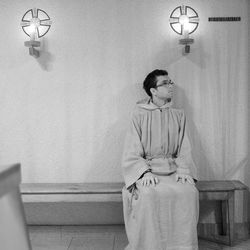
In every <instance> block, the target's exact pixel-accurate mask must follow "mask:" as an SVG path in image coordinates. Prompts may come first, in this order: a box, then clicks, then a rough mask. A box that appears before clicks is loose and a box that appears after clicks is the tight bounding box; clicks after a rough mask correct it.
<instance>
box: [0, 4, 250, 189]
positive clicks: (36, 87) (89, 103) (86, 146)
mask: <svg viewBox="0 0 250 250" xmlns="http://www.w3.org/2000/svg"><path fill="white" fill-rule="evenodd" d="M178 4H187V5H190V6H192V7H193V8H195V9H196V10H197V11H198V13H199V16H200V25H199V27H198V29H197V31H196V32H195V34H194V35H193V37H194V39H195V43H194V44H193V45H192V46H191V54H190V55H188V56H183V55H182V46H180V45H179V44H178V39H179V37H178V36H177V35H176V34H175V33H174V32H173V31H172V30H171V28H170V26H169V15H170V13H171V11H172V10H173V9H174V8H175V7H176V6H177V5H178ZM246 6H247V0H240V1H233V0H230V1H229V0H220V1H218V0H211V1H198V0H190V1H182V2H180V3H177V2H176V1H174V0H164V1H163V0H157V1H155V0H124V1H119V0H105V1H103V0H74V1H66V0H53V1H51V0H50V1H49V0H43V1H41V0H40V1H38V0H37V1H35V2H34V1H31V0H23V1H19V0H12V1H7V0H2V1H1V2H0V22H1V24H2V25H1V37H2V38H1V42H0V55H1V56H0V103H1V105H0V117H1V122H0V164H3V163H9V162H21V163H22V174H23V182H92V181H94V182H105V181H108V182H112V181H121V180H122V175H121V170H120V159H121V154H122V147H123V141H124V135H125V131H126V128H127V125H128V121H129V117H130V111H131V109H132V108H133V106H134V103H135V102H136V100H138V99H140V98H142V97H145V95H144V93H143V91H142V89H141V84H142V81H143V80H144V77H145V76H146V74H147V73H149V72H150V71H151V70H153V69H155V68H164V69H167V70H168V71H169V73H170V76H171V77H172V78H173V79H174V81H175V82H176V83H177V91H179V92H178V94H176V105H177V106H184V108H185V111H186V112H187V114H188V116H189V122H190V125H191V126H190V130H191V135H193V139H192V143H193V144H194V156H195V158H196V159H195V161H196V163H197V165H198V166H199V168H200V174H201V178H203V179H206V178H216V177H217V178H222V177H228V178H239V179H241V180H242V181H244V182H245V183H247V184H248V185H250V182H249V181H248V180H247V179H245V175H244V173H245V172H246V167H247V162H245V160H247V158H246V157H247V150H248V147H247V146H246V143H247V141H246V140H247V139H246V140H245V139H244V138H246V130H247V124H246V123H244V121H245V120H244V119H243V118H242V117H246V116H247V95H244V93H245V92H246V90H247V88H248V85H247V79H248V76H247V69H248V65H247V64H246V63H245V62H247V60H248V59H247V48H248V47H247V46H248V45H247V39H244V33H245V30H246V29H249V26H248V20H247V18H246V17H247V10H246ZM33 7H37V8H41V9H43V10H45V11H46V12H47V13H48V14H49V16H50V17H51V19H52V22H53V23H52V27H51V30H50V31H49V32H48V34H47V35H46V36H45V37H44V39H42V40H41V41H42V52H41V57H40V58H39V59H35V58H32V57H31V56H29V54H28V49H27V48H26V47H24V45H23V43H24V41H25V40H28V37H27V36H26V35H25V34H24V33H23V32H22V29H21V26H20V21H21V18H22V16H23V14H24V13H25V12H26V11H27V10H28V9H30V8H33ZM210 16H241V17H242V21H241V22H238V23H223V24H221V23H220V24H219V23H216V24H215V23H208V21H207V19H208V17H210ZM237 36H239V37H237ZM232 39H233V40H232ZM238 46H241V47H242V48H241V49H240V50H237V48H238ZM231 50H232V51H236V52H237V51H240V54H237V53H236V54H235V53H234V54H231V53H230V51H231ZM218 53H221V54H220V55H218ZM223 53H225V54H226V55H228V57H227V58H225V57H223V55H224V54H223ZM234 56H237V57H239V58H240V59H239V62H240V65H238V66H237V67H236V68H234V65H233V66H232V68H231V71H230V69H229V68H227V67H226V66H227V64H225V67H223V68H221V69H218V67H217V64H216V60H220V64H222V63H223V60H228V59H229V60H232V59H233V58H234ZM221 61H222V62H221ZM225 62H227V61H225ZM232 69H235V71H233V72H232ZM232 74H234V79H232V81H229V82H230V84H231V85H232V84H233V83H234V82H235V79H240V84H241V88H240V91H238V92H235V96H234V98H240V101H239V102H240V103H239V107H237V110H236V111H237V112H239V111H240V112H243V113H241V114H242V116H241V117H240V119H242V121H240V125H239V126H238V130H240V131H241V132H242V133H240V134H239V138H240V140H241V142H242V143H241V146H240V147H242V149H243V151H242V150H241V148H239V151H240V152H239V151H237V150H236V151H235V155H231V153H232V152H231V151H230V152H227V153H228V154H229V153H230V155H231V157H232V158H233V159H236V160H235V162H232V160H231V158H230V157H229V158H228V161H230V162H231V163H232V164H234V165H235V164H236V165H235V166H238V165H237V164H240V163H241V162H243V163H242V164H243V167H242V168H239V171H235V172H233V173H231V172H230V175H227V176H225V175H224V174H225V173H227V172H225V171H223V170H224V169H225V167H226V166H227V165H228V162H223V160H222V159H224V158H225V156H223V157H224V158H223V157H220V155H223V152H222V151H218V150H217V149H215V148H214V146H215V145H214V144H218V142H220V139H221V138H220V137H218V139H217V141H211V140H210V138H211V136H210V135H209V127H211V126H213V124H214V119H215V120H216V119H217V118H216V117H217V115H218V114H221V112H222V113H223V109H221V112H219V113H215V116H213V115H212V114H213V113H214V101H213V98H211V96H212V95H213V93H212V94H211V84H212V91H215V90H216V89H217V90H218V88H219V89H220V88H221V84H222V83H223V84H225V82H227V81H228V77H230V76H232ZM214 79H216V81H214ZM237 84H239V82H237ZM231 85H230V86H231ZM208 86H210V88H209V87H208ZM242 86H243V87H242ZM228 89H229V90H230V91H231V90H232V89H234V88H231V89H230V87H228ZM209 91H210V95H209V96H208V92H209ZM214 94H215V95H216V92H214ZM232 95H234V94H233V92H232ZM194 97H195V98H194ZM216 100H217V99H216ZM228 102H230V101H226V102H225V105H224V107H228ZM244 114H246V115H245V116H244ZM208 118H209V119H208ZM224 118H225V117H224ZM224 118H223V117H218V119H219V120H218V128H221V126H220V121H221V120H220V119H224ZM226 119H229V118H228V117H226ZM246 119H247V118H246ZM230 121H231V120H230ZM228 124H229V125H230V124H233V121H231V123H230V122H229V123H228ZM230 126H231V125H230ZM236 129H237V128H236V127H233V130H236ZM230 143H231V141H230ZM201 148H202V150H203V153H202V154H201V153H200V151H199V150H200V149H201ZM221 148H223V147H220V148H219V149H221ZM216 155H217V156H218V155H219V158H216V157H217V156H216ZM205 156H206V157H205ZM208 158H209V159H210V160H209V159H208ZM213 163H214V164H215V165H214V164H213ZM218 166H219V168H220V169H218V173H219V174H218V175H217V176H216V173H215V171H216V168H217V167H218ZM210 168H211V171H210V170H208V169H210ZM211 172H212V173H211Z"/></svg>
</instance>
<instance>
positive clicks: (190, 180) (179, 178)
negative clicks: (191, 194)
mask: <svg viewBox="0 0 250 250" xmlns="http://www.w3.org/2000/svg"><path fill="white" fill-rule="evenodd" d="M175 180H176V181H177V182H181V183H182V184H184V183H186V182H188V183H189V184H192V185H194V179H193V178H192V177H191V176H190V175H188V174H176V176H175Z"/></svg>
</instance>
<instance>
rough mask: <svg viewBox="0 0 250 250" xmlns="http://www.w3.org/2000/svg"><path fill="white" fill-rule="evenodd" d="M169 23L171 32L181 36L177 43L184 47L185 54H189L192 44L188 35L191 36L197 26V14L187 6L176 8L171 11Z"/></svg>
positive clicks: (192, 40)
mask: <svg viewBox="0 0 250 250" xmlns="http://www.w3.org/2000/svg"><path fill="white" fill-rule="evenodd" d="M169 22H170V26H171V28H172V30H173V31H174V32H176V33H177V34H179V35H182V37H183V38H182V39H180V40H179V43H180V44H183V45H185V53H189V52H190V44H192V43H193V42H194V39H192V38H190V37H189V34H192V33H193V32H194V31H195V30H196V29H197V27H198V25H199V16H198V14H197V12H196V11H195V10H194V9H193V8H191V7H189V6H184V5H182V6H178V7H176V8H175V9H174V10H173V11H172V13H171V15H170V19H169Z"/></svg>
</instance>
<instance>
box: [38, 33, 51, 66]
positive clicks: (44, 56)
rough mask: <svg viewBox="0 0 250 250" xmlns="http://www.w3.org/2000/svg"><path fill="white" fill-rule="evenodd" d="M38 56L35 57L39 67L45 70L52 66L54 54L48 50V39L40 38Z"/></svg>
mask: <svg viewBox="0 0 250 250" xmlns="http://www.w3.org/2000/svg"><path fill="white" fill-rule="evenodd" d="M39 51H40V56H39V57H38V58H37V62H38V64H39V65H40V67H41V68H42V69H43V70H45V71H51V70H52V68H53V62H54V61H55V56H54V55H52V54H51V53H50V52H49V43H48V40H47V39H46V38H45V37H43V38H42V39H41V47H40V50H39Z"/></svg>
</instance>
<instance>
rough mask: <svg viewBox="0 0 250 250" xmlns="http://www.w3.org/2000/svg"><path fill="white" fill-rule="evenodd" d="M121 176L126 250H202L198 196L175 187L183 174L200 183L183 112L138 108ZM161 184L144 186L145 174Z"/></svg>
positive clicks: (148, 103)
mask: <svg viewBox="0 0 250 250" xmlns="http://www.w3.org/2000/svg"><path fill="white" fill-rule="evenodd" d="M122 170H123V175H124V179H125V187H124V188H123V211H124V220H125V227H126V233H127V237H128V241H129V244H128V246H127V247H126V250H198V243H197V242H198V241H197V223H198V211H199V206H198V202H199V199H198V191H197V189H196V188H195V185H192V184H189V183H185V184H182V183H180V182H176V180H175V176H176V173H178V174H189V175H191V176H192V177H193V178H194V179H197V172H196V168H195V164H194V162H193V160H192V156H191V147H190V143H189V140H188V138H187V135H186V118H185V114H184V112H183V110H179V109H174V108H172V107H171V103H167V104H165V105H164V106H161V107H158V106H156V105H155V104H153V103H152V102H151V100H150V99H147V100H143V101H141V102H138V103H137V105H136V108H135V110H134V112H133V114H132V122H131V125H130V129H129V131H128V134H127V137H126V141H125V147H124V153H123V160H122ZM148 170H151V172H152V173H153V174H155V175H157V178H158V180H159V184H157V185H156V186H153V185H150V186H146V187H144V186H142V185H141V179H140V178H141V176H142V175H143V173H145V172H146V171H148Z"/></svg>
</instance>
